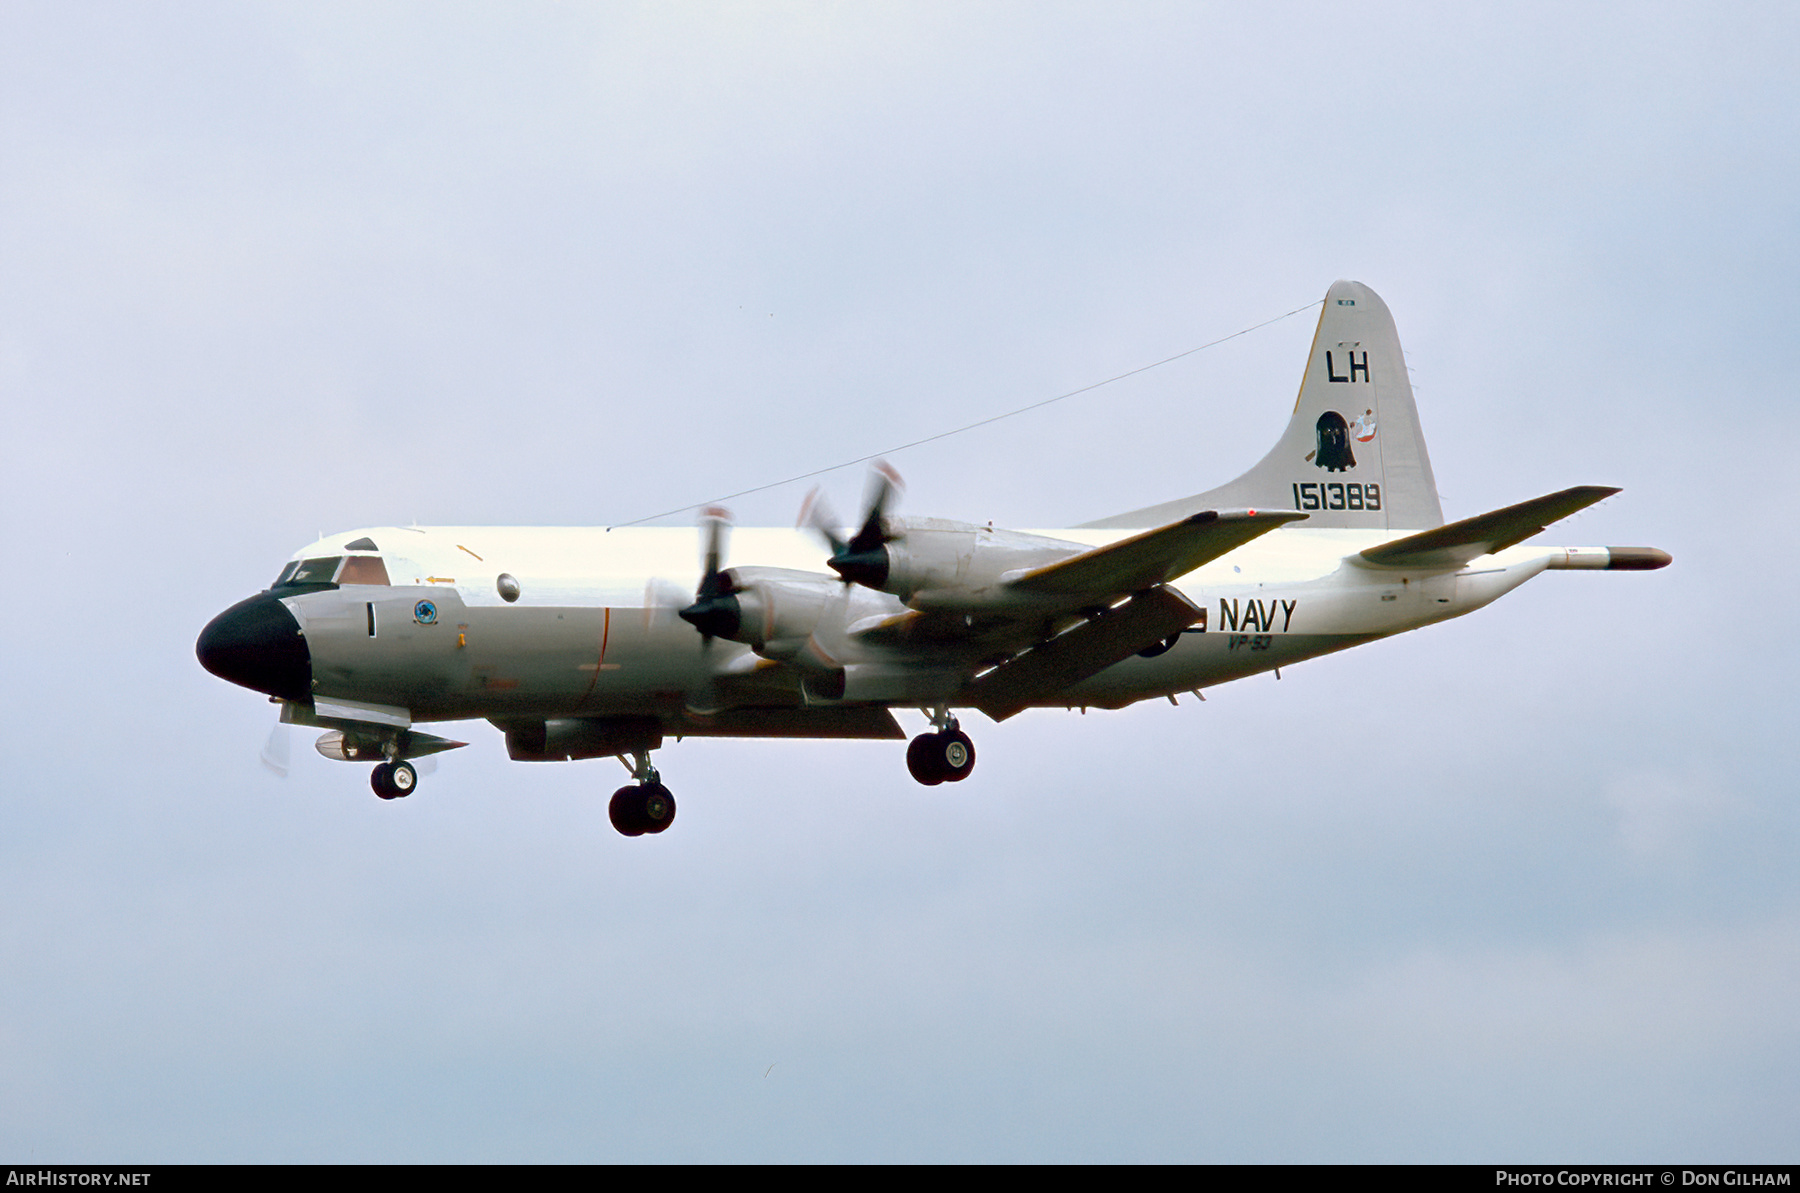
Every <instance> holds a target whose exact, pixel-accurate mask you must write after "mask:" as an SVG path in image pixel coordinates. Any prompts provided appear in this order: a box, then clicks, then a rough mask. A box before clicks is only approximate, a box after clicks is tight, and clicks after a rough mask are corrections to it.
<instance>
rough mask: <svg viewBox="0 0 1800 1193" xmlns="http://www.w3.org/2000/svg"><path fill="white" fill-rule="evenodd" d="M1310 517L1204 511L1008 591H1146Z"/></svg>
mask: <svg viewBox="0 0 1800 1193" xmlns="http://www.w3.org/2000/svg"><path fill="white" fill-rule="evenodd" d="M1304 517H1306V515H1305V514H1303V513H1301V512H1300V511H1299V510H1202V511H1201V512H1199V513H1197V514H1191V515H1189V516H1188V517H1186V518H1183V519H1181V521H1179V522H1171V523H1170V524H1169V525H1167V526H1161V527H1158V528H1157V529H1155V530H1146V531H1145V532H1144V533H1142V534H1134V535H1132V536H1131V537H1130V538H1125V539H1120V540H1119V541H1118V542H1116V543H1108V544H1107V545H1106V546H1104V547H1095V548H1094V549H1093V550H1092V551H1083V552H1082V553H1081V554H1080V555H1076V556H1072V557H1071V558H1069V559H1064V560H1062V561H1060V562H1058V563H1052V564H1049V565H1048V566H1046V567H1040V568H1034V569H1033V570H1031V571H1029V572H1026V573H1024V574H1023V575H1021V576H1019V577H1017V578H1015V579H1013V580H1011V581H1009V582H1008V584H1007V587H1008V588H1009V589H1011V590H1013V591H1015V592H1024V593H1031V594H1042V595H1046V596H1049V595H1057V596H1064V595H1066V596H1077V595H1084V594H1086V595H1093V594H1107V595H1118V594H1123V593H1128V592H1142V591H1143V590H1144V589H1146V588H1154V587H1155V586H1156V585H1158V584H1166V583H1168V582H1169V581H1170V580H1173V579H1175V577H1177V576H1181V575H1185V574H1186V573H1188V572H1191V571H1193V570H1194V569H1195V568H1197V567H1199V566H1200V565H1201V564H1203V563H1210V562H1212V561H1213V560H1215V559H1217V558H1219V556H1221V555H1224V554H1226V553H1227V552H1230V551H1235V550H1236V549H1237V548H1239V547H1241V546H1243V545H1244V544H1245V543H1247V542H1249V541H1250V540H1252V539H1256V538H1260V537H1262V536H1263V535H1265V534H1267V533H1269V531H1271V530H1274V529H1276V528H1277V527H1279V526H1283V525H1286V524H1287V523H1289V522H1295V521H1298V520H1300V519H1301V518H1304Z"/></svg>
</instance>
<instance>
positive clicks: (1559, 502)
mask: <svg viewBox="0 0 1800 1193" xmlns="http://www.w3.org/2000/svg"><path fill="white" fill-rule="evenodd" d="M1618 491H1619V490H1617V489H1609V488H1607V487H1605V486H1604V485H1577V486H1575V487H1574V488H1573V489H1564V490H1562V491H1561V492H1560V493H1551V494H1549V495H1548V496H1545V497H1534V498H1532V499H1531V500H1530V501H1521V502H1520V503H1519V504H1518V505H1509V506H1507V507H1506V508H1505V509H1499V510H1495V511H1494V512H1493V513H1491V514H1477V515H1476V516H1475V517H1473V518H1464V519H1463V520H1462V521H1460V522H1452V523H1450V524H1449V525H1448V526H1440V527H1438V528H1437V529H1436V530H1423V531H1420V532H1419V533H1418V534H1409V535H1407V536H1406V537H1405V538H1402V539H1395V540H1394V541H1393V542H1391V543H1382V544H1381V545H1380V546H1379V547H1370V548H1369V549H1368V550H1367V551H1364V552H1362V554H1361V555H1360V556H1359V558H1361V559H1362V560H1364V561H1365V562H1368V563H1372V564H1375V565H1376V566H1378V567H1396V568H1398V567H1408V568H1451V567H1461V566H1462V565H1463V564H1465V563H1468V562H1469V561H1470V560H1471V559H1474V558H1476V557H1478V556H1481V555H1490V554H1492V553H1493V552H1495V551H1504V550H1505V549H1506V548H1508V547H1510V546H1512V545H1513V544H1515V543H1522V542H1524V541H1525V540H1526V539H1528V538H1530V537H1531V536H1532V535H1534V534H1537V533H1539V532H1540V531H1542V530H1543V529H1544V528H1545V527H1546V526H1548V525H1550V523H1552V522H1556V521H1560V520H1561V519H1563V518H1566V517H1568V516H1569V515H1570V514H1573V513H1576V512H1578V511H1580V510H1584V509H1586V508H1587V507H1588V506H1590V505H1593V504H1594V503H1595V502H1596V501H1601V500H1603V499H1605V498H1608V497H1611V496H1612V495H1613V494H1614V493H1617V492H1618Z"/></svg>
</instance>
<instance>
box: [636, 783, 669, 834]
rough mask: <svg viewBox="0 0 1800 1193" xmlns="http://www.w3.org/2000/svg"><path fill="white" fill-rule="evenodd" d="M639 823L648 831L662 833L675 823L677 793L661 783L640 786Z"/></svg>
mask: <svg viewBox="0 0 1800 1193" xmlns="http://www.w3.org/2000/svg"><path fill="white" fill-rule="evenodd" d="M638 791H639V793H640V794H639V796H638V803H637V808H638V823H640V824H642V825H643V826H644V831H645V832H647V833H660V832H662V831H663V830H664V829H666V828H668V827H669V826H670V825H671V824H674V823H675V793H674V792H672V791H670V790H669V789H668V788H667V787H664V786H663V785H662V784H661V783H649V784H646V785H645V786H643V787H640V788H638Z"/></svg>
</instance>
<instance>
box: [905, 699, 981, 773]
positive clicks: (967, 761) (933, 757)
mask: <svg viewBox="0 0 1800 1193" xmlns="http://www.w3.org/2000/svg"><path fill="white" fill-rule="evenodd" d="M931 723H932V725H933V726H935V728H936V732H934V733H921V734H919V736H917V737H915V738H913V739H912V742H911V743H910V744H909V745H908V746H907V747H906V769H907V770H909V771H911V772H912V777H913V778H915V779H917V780H918V781H919V782H921V783H923V784H925V786H927V787H936V786H937V785H938V784H939V783H960V782H962V781H963V780H964V779H966V778H968V777H969V772H971V771H973V770H974V769H975V743H974V742H972V741H970V740H969V735H968V734H966V733H964V732H963V731H962V730H961V729H960V728H958V727H957V724H956V718H955V717H953V716H951V715H950V710H949V709H947V708H942V707H940V708H939V709H937V711H935V712H934V713H932V716H931Z"/></svg>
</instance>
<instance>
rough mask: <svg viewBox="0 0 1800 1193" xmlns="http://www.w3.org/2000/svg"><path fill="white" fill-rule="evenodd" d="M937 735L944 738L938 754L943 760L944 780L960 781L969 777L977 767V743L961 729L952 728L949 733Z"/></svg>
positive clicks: (947, 781)
mask: <svg viewBox="0 0 1800 1193" xmlns="http://www.w3.org/2000/svg"><path fill="white" fill-rule="evenodd" d="M935 736H937V737H940V738H942V739H943V741H941V742H940V743H939V744H938V756H939V757H940V758H941V759H942V761H943V771H944V782H946V783H960V782H962V781H963V780H964V779H966V778H968V777H969V772H971V771H973V770H974V769H975V743H974V742H972V741H970V740H969V735H968V734H966V733H964V732H963V731H962V730H960V729H952V730H950V731H949V732H948V733H939V734H936V735H935Z"/></svg>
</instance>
